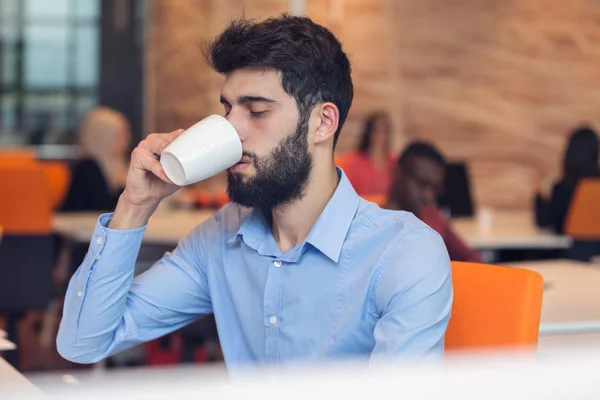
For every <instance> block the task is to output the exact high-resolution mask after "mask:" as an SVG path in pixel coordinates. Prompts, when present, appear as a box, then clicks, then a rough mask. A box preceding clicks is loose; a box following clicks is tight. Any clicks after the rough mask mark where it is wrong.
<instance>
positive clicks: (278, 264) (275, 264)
mask: <svg viewBox="0 0 600 400" xmlns="http://www.w3.org/2000/svg"><path fill="white" fill-rule="evenodd" d="M281 264H283V263H282V262H281V260H277V261H274V262H273V265H274V266H275V267H277V268H279V267H281Z"/></svg>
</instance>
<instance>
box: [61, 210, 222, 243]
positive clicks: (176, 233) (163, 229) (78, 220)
mask: <svg viewBox="0 0 600 400" xmlns="http://www.w3.org/2000/svg"><path fill="white" fill-rule="evenodd" d="M213 214H214V211H212V210H198V211H189V210H182V211H169V212H157V213H155V214H154V215H153V216H152V217H151V218H150V221H149V222H148V227H147V228H146V232H145V233H144V243H157V244H172V245H175V244H177V242H178V241H179V240H180V239H182V238H183V237H185V236H186V235H187V234H189V233H190V232H191V231H192V230H193V229H194V228H195V227H196V226H198V225H200V224H201V223H202V222H203V221H205V220H206V219H208V218H210V217H211V216H212V215H213ZM99 216H100V213H97V212H82V213H57V214H55V215H54V218H53V225H54V230H55V231H56V232H59V233H62V234H63V235H65V236H67V237H70V238H71V239H73V240H76V241H79V242H89V241H90V239H91V237H92V234H93V232H94V227H95V226H96V222H97V220H98V217H99Z"/></svg>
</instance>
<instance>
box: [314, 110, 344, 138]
mask: <svg viewBox="0 0 600 400" xmlns="http://www.w3.org/2000/svg"><path fill="white" fill-rule="evenodd" d="M315 111H317V115H316V116H317V117H318V120H319V122H318V124H319V125H318V126H317V129H316V131H315V144H319V143H322V142H325V141H327V140H329V139H330V138H332V139H333V137H334V135H335V132H336V131H337V129H338V125H339V122H340V111H339V110H338V108H337V106H336V105H335V104H333V103H329V102H327V103H322V104H320V105H318V106H317V107H316V110H315Z"/></svg>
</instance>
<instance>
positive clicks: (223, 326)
mask: <svg viewBox="0 0 600 400" xmlns="http://www.w3.org/2000/svg"><path fill="white" fill-rule="evenodd" d="M208 58H209V60H210V62H211V64H212V66H213V67H214V69H215V70H216V71H218V72H220V73H222V74H224V75H225V78H226V79H225V82H224V84H223V87H222V91H221V103H222V104H223V106H224V108H225V116H226V118H227V119H228V120H229V121H230V122H231V123H232V124H233V126H234V127H235V129H236V131H237V132H238V134H239V136H240V139H241V140H242V145H243V157H242V160H241V162H239V163H238V164H236V165H235V166H233V167H232V168H230V169H229V170H228V171H227V174H228V188H227V191H228V194H229V197H230V198H231V200H232V202H233V203H231V204H229V205H227V206H225V207H223V208H222V209H221V210H220V211H219V212H217V213H216V214H215V215H214V216H213V217H212V218H210V219H209V220H207V221H205V222H204V223H202V224H201V225H200V226H198V227H197V228H196V229H195V230H194V231H193V232H192V233H191V234H190V235H189V236H187V237H185V238H183V239H182V240H181V241H180V243H179V245H178V246H177V248H176V249H175V250H174V251H173V252H172V253H168V254H166V255H165V256H164V257H163V258H162V259H161V260H159V261H158V262H157V263H156V264H155V265H154V266H153V267H152V268H151V269H150V270H148V271H147V272H145V273H144V274H141V275H140V276H137V277H136V278H133V268H134V263H135V258H136V256H137V253H138V249H139V247H140V243H141V241H142V235H143V233H144V229H145V227H146V224H147V222H148V219H149V218H150V216H151V215H152V213H153V212H154V210H155V209H156V208H157V206H158V204H159V202H160V201H161V200H162V199H164V198H165V197H167V196H168V195H170V194H172V193H174V192H175V191H176V190H177V189H178V188H177V187H176V186H175V185H173V184H172V183H171V182H170V181H169V180H168V178H167V177H166V176H165V174H164V172H163V171H162V169H161V167H160V164H159V162H158V161H157V156H158V155H159V154H160V153H161V152H162V150H163V149H164V148H165V147H166V146H167V145H168V144H169V143H170V142H171V141H172V140H173V139H175V138H176V137H177V136H178V135H179V134H180V132H181V131H180V130H179V131H174V132H171V133H168V134H153V135H149V136H148V137H147V138H146V139H145V140H144V141H142V142H141V143H140V144H139V146H138V147H137V148H136V149H135V150H134V151H133V153H132V161H131V167H130V170H129V175H128V176H127V185H126V189H125V190H124V192H123V195H122V196H121V198H120V200H119V204H118V205H117V207H116V209H115V211H114V213H111V214H105V215H102V216H100V218H99V221H98V224H97V226H96V228H95V232H94V236H93V239H92V242H91V244H90V250H89V252H88V254H87V257H86V259H85V260H84V261H83V263H82V265H81V266H80V267H79V269H78V271H77V272H76V273H75V275H74V276H73V278H72V280H71V282H70V284H69V288H68V292H67V296H66V300H65V307H64V313H63V320H62V321H61V325H60V330H59V333H58V338H57V345H58V350H59V352H60V354H61V355H63V356H64V357H65V358H67V359H69V360H72V361H74V362H80V363H89V362H95V361H98V360H100V359H103V358H104V357H107V356H109V355H111V354H114V353H116V352H118V351H121V350H123V349H125V348H128V347H130V346H133V345H136V344H139V343H142V342H145V341H148V340H152V339H154V338H157V337H159V336H162V335H165V334H167V333H169V332H172V331H175V330H177V329H179V328H181V327H183V326H185V325H186V324H189V323H191V322H192V321H194V320H197V319H198V318H200V317H201V316H203V315H206V314H209V313H214V316H215V320H216V324H217V328H218V333H219V339H220V342H221V347H222V350H223V355H224V358H225V362H226V364H227V366H228V367H229V369H230V370H231V368H232V367H233V368H240V367H243V366H247V365H264V364H283V363H288V362H291V361H300V360H304V361H317V360H326V359H336V358H339V357H366V358H368V359H371V357H377V358H379V357H394V358H397V359H404V358H407V357H424V356H431V355H433V356H436V355H440V354H441V353H442V351H443V342H444V334H445V331H446V327H447V324H448V319H449V316H450V310H451V304H452V295H453V291H452V283H451V274H450V263H449V258H448V253H447V251H446V249H445V247H444V244H443V241H442V240H441V238H440V236H439V235H438V234H437V233H436V232H434V231H433V230H432V229H431V228H429V227H427V226H426V225H425V224H423V223H422V222H421V221H419V220H418V219H417V218H416V217H414V216H413V215H411V214H409V213H405V212H396V211H390V210H382V209H380V208H378V207H377V206H375V205H373V204H371V203H368V202H366V201H364V200H362V199H361V198H359V197H358V196H357V194H356V192H354V190H353V188H352V186H351V185H350V183H349V182H348V180H347V178H346V177H345V175H344V174H343V172H342V171H341V170H339V169H336V168H335V165H334V162H333V149H334V146H335V142H336V140H337V138H338V135H339V133H340V130H341V127H342V125H343V123H344V120H345V118H346V115H347V114H348V109H349V108H350V105H351V102H352V97H353V85H352V80H351V76H350V63H349V61H348V58H347V56H346V54H345V53H344V52H343V51H342V48H341V45H340V43H339V42H338V40H337V39H336V38H335V37H334V36H333V35H332V34H331V32H329V31H328V30H327V29H325V28H324V27H322V26H319V25H317V24H315V23H314V22H312V21H311V20H310V19H308V18H304V17H297V16H287V15H284V16H282V17H279V18H273V19H268V20H265V21H262V22H250V21H245V20H240V21H235V22H233V23H232V24H231V25H230V26H229V27H228V28H227V29H225V31H224V32H223V33H221V34H220V35H219V36H218V37H217V38H216V39H215V40H214V42H213V43H212V44H211V46H210V47H209V51H208Z"/></svg>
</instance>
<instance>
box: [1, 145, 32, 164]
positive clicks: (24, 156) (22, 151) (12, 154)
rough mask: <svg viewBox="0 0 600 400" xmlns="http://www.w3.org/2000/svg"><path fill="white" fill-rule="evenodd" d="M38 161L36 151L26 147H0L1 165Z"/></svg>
mask: <svg viewBox="0 0 600 400" xmlns="http://www.w3.org/2000/svg"><path fill="white" fill-rule="evenodd" d="M35 161H36V153H35V151H33V150H31V149H26V148H21V147H19V148H4V149H0V165H4V164H15V163H17V164H22V163H32V162H35Z"/></svg>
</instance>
